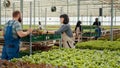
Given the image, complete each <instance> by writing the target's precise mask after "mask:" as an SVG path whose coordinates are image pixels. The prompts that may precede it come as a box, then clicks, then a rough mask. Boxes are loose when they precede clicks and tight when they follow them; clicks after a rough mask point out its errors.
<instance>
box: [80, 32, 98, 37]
mask: <svg viewBox="0 0 120 68" xmlns="http://www.w3.org/2000/svg"><path fill="white" fill-rule="evenodd" d="M97 35H98V34H97V33H84V34H82V36H85V37H93V36H94V37H95V36H97Z"/></svg>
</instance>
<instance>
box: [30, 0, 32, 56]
mask: <svg viewBox="0 0 120 68" xmlns="http://www.w3.org/2000/svg"><path fill="white" fill-rule="evenodd" d="M30 28H32V2H30ZM31 54H32V33H31V34H30V55H31Z"/></svg>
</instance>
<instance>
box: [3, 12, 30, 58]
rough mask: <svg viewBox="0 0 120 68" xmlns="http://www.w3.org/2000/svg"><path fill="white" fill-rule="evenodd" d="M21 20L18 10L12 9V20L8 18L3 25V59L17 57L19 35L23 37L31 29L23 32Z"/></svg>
mask: <svg viewBox="0 0 120 68" xmlns="http://www.w3.org/2000/svg"><path fill="white" fill-rule="evenodd" d="M21 22H22V19H21V13H20V11H14V12H13V20H9V21H8V22H7V23H6V24H5V26H4V31H3V35H4V40H5V43H4V46H3V50H2V57H1V58H2V59H3V60H11V59H13V58H18V54H19V44H20V37H25V36H27V35H28V34H30V32H32V30H31V29H29V30H28V31H27V32H23V31H22V27H21Z"/></svg>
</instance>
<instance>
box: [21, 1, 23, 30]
mask: <svg viewBox="0 0 120 68" xmlns="http://www.w3.org/2000/svg"><path fill="white" fill-rule="evenodd" d="M20 11H21V17H22V20H23V0H20ZM22 28H23V21H22Z"/></svg>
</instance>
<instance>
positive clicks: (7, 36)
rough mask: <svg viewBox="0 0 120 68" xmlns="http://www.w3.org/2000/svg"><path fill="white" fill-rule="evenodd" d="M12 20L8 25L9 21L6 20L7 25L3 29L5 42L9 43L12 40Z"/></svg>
mask: <svg viewBox="0 0 120 68" xmlns="http://www.w3.org/2000/svg"><path fill="white" fill-rule="evenodd" d="M14 22H15V21H14ZM14 22H13V23H12V24H11V25H10V21H8V26H7V27H6V31H5V35H4V39H5V42H6V44H10V43H11V42H12V41H13V40H14V38H13V32H12V31H13V30H12V29H13V28H12V26H13V24H14Z"/></svg>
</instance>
